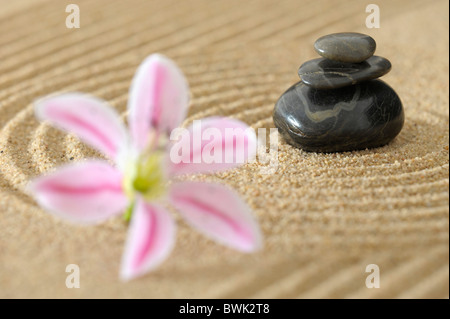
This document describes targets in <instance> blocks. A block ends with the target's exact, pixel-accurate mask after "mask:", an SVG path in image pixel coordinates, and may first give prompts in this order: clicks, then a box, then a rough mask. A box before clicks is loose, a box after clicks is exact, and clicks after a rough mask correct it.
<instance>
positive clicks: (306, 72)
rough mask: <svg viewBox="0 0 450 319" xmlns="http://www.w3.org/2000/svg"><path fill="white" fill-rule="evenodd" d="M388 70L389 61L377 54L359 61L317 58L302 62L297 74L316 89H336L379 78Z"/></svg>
mask: <svg viewBox="0 0 450 319" xmlns="http://www.w3.org/2000/svg"><path fill="white" fill-rule="evenodd" d="M390 70H391V62H389V60H387V59H385V58H382V57H379V56H373V57H371V58H369V59H367V60H366V61H364V62H361V63H345V62H337V61H332V60H328V59H324V58H319V59H314V60H310V61H307V62H305V63H303V64H302V65H301V66H300V68H299V69H298V75H299V76H300V77H301V80H302V81H303V83H305V84H307V85H309V86H311V87H314V88H316V89H336V88H340V87H344V86H348V85H353V84H356V83H359V82H362V81H367V80H372V79H376V78H379V77H380V76H383V75H385V74H386V73H388V72H389V71H390Z"/></svg>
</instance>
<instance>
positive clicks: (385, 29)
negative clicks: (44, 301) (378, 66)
mask: <svg viewBox="0 0 450 319" xmlns="http://www.w3.org/2000/svg"><path fill="white" fill-rule="evenodd" d="M76 3H77V4H78V5H79V6H80V9H81V28H80V29H72V30H69V29H67V28H66V27H65V19H66V15H67V14H66V13H65V4H63V3H61V2H60V1H56V0H54V1H46V0H39V1H6V0H1V1H0V5H1V7H2V10H1V12H0V297H38V298H41V297H57V298H70V297H86V298H90V297H127V298H128V297H150V298H170V297H175V298H185V297H186V298H198V297H207V298H216V297H223V298H227V297H261V298H283V297H285V298H300V297H312V298H318V297H341V298H348V297H358V298H375V297H385V298H394V297H395V298H400V297H428V298H431V297H439V298H442V297H447V298H448V288H449V286H448V276H449V272H448V267H449V266H448V253H449V241H448V239H449V219H448V216H449V215H448V213H449V208H448V203H449V189H448V187H449V170H448V168H449V153H448V145H449V135H448V134H449V131H448V124H449V122H448V119H449V113H448V112H449V111H448V106H449V91H448V89H449V80H448V75H449V63H448V62H449V60H448V54H449V49H448V48H449V46H448V45H449V43H448V36H449V33H448V32H449V31H448V30H449V29H448V28H449V23H448V22H449V16H448V9H449V8H448V2H447V1H445V0H436V1H426V2H423V1H418V0H414V1H406V0H402V1H377V2H376V3H377V4H378V5H379V6H380V10H381V28H379V29H367V28H366V27H365V24H364V22H365V19H366V16H367V14H366V12H365V5H366V3H365V2H361V1H356V0H354V1H345V2H340V3H341V4H338V3H337V2H335V1H323V0H318V1H306V0H305V1H288V0H281V1H269V0H258V1H251V0H250V1H241V0H229V1H228V0H227V1H207V0H192V1H170V2H169V1H106V0H98V1H87V0H78V1H77V2H76ZM340 31H356V32H362V33H368V34H370V35H371V36H373V37H374V38H375V40H376V41H377V51H376V54H377V55H381V56H384V57H387V58H388V59H389V60H390V61H391V62H392V65H393V69H392V71H391V72H390V73H389V74H388V75H387V76H385V77H384V78H383V80H384V81H386V82H387V83H388V84H389V85H391V86H392V87H393V88H394V89H395V90H396V91H397V93H398V94H399V96H400V97H401V99H402V101H403V104H404V107H405V113H406V121H405V126H404V128H403V130H402V132H401V133H400V135H399V136H398V137H397V138H396V139H395V140H394V141H393V142H392V143H391V144H389V145H387V146H385V147H381V148H377V149H372V150H365V151H358V152H347V153H340V154H315V153H306V152H303V151H301V150H298V149H295V148H293V147H291V146H289V145H287V144H286V143H285V142H284V141H283V140H282V139H281V138H280V140H279V142H278V148H279V154H278V155H279V156H278V170H277V171H276V172H275V173H274V174H263V171H262V169H263V166H262V165H261V164H258V163H253V164H248V165H246V166H243V167H241V168H239V169H236V170H233V171H229V172H226V173H221V174H216V175H212V176H197V177H193V178H195V179H207V180H212V181H217V182H221V183H225V184H227V185H229V186H230V187H234V188H235V189H236V190H237V191H238V192H239V193H240V194H241V195H242V197H243V198H244V199H245V200H246V201H247V203H248V204H249V205H250V207H251V208H252V210H253V212H254V215H255V216H256V217H257V219H258V220H259V223H260V225H261V227H262V230H263V232H264V237H265V246H264V249H263V250H262V251H261V252H259V253H256V254H253V255H245V254H240V253H237V252H235V251H232V250H230V249H227V248H224V247H223V246H220V245H218V244H216V243H214V242H212V241H210V240H208V239H206V238H205V237H203V236H202V235H199V234H198V233H197V232H196V231H195V230H193V229H191V228H190V227H188V226H187V225H186V224H185V223H184V222H183V221H182V220H180V218H179V217H178V216H177V217H176V219H177V222H178V233H177V244H176V248H175V250H174V251H173V253H172V254H171V256H170V257H169V258H168V259H167V261H166V262H165V263H164V264H163V265H162V266H161V267H160V268H159V269H158V270H156V271H154V272H153V273H150V274H149V275H147V276H145V277H143V278H140V279H138V280H135V281H132V282H130V283H126V284H124V283H121V282H120V281H119V280H118V271H119V264H120V258H121V254H122V250H123V244H124V239H125V236H126V231H127V227H126V224H125V223H124V222H123V221H122V219H121V218H116V219H113V220H110V221H109V222H107V223H106V224H102V225H99V226H94V227H78V226H73V225H71V224H67V223H65V222H62V221H60V220H58V219H56V218H54V217H52V216H50V215H48V214H47V213H45V212H44V211H43V210H41V209H40V208H39V207H38V206H37V205H36V204H35V202H34V201H33V200H32V198H30V197H28V196H27V195H25V193H24V189H25V186H26V184H27V181H29V179H30V178H32V177H34V176H37V175H39V174H41V173H44V172H47V171H50V170H53V169H55V168H56V167H57V166H59V165H61V164H64V163H68V162H71V161H73V162H75V161H80V160H83V159H85V158H88V157H92V156H99V155H98V154H97V153H95V152H94V151H92V150H91V149H89V148H87V147H86V146H84V145H83V144H82V143H80V142H79V141H78V140H77V139H76V138H74V137H72V136H68V135H65V134H63V133H60V132H59V131H57V130H55V129H53V128H51V127H49V126H48V125H45V124H41V123H38V122H37V121H36V119H35V118H34V115H33V106H32V103H33V101H34V100H35V99H36V98H38V97H41V96H44V95H47V94H50V93H53V92H63V91H81V92H87V93H91V94H94V95H96V96H98V97H101V98H103V99H105V100H107V101H108V102H109V103H110V104H111V105H113V106H114V107H115V108H116V109H117V110H118V111H119V112H121V113H122V114H123V113H124V112H125V108H126V101H127V98H128V87H129V85H130V81H131V78H132V76H133V74H134V71H135V69H136V67H137V66H138V65H139V63H140V62H141V61H142V59H144V58H145V57H146V56H147V55H148V54H150V53H153V52H161V53H164V54H166V55H168V56H169V57H171V58H172V59H174V60H175V61H176V62H177V63H178V64H179V65H180V67H181V68H182V69H183V71H184V72H185V73H186V76H187V78H188V80H189V83H190V86H191V90H192V101H191V107H190V112H189V117H188V118H187V120H186V122H185V124H188V123H190V122H191V121H193V120H194V119H200V118H202V117H205V116H211V115H225V116H231V117H234V118H237V119H240V120H243V121H245V122H247V123H248V124H250V125H251V126H252V127H254V128H270V127H273V122H272V118H271V114H272V109H273V105H274V103H275V101H276V100H277V98H278V97H279V96H280V95H281V94H282V93H283V92H284V91H285V90H286V89H287V88H288V87H289V86H290V85H291V84H293V83H295V82H296V81H297V80H298V77H297V68H298V66H299V65H300V64H301V63H303V62H305V61H306V60H309V59H311V58H315V57H317V55H316V53H315V52H314V49H313V43H314V41H315V39H316V38H318V37H319V36H322V35H324V34H327V33H333V32H340ZM174 216H176V215H174ZM68 264H77V265H79V266H80V269H81V288H80V289H67V288H66V286H65V279H66V276H67V273H66V272H65V268H66V265H68ZM368 264H377V265H378V266H379V267H380V272H381V287H380V288H379V289H368V288H366V286H365V279H366V276H367V275H368V273H366V272H365V269H366V266H367V265H368Z"/></svg>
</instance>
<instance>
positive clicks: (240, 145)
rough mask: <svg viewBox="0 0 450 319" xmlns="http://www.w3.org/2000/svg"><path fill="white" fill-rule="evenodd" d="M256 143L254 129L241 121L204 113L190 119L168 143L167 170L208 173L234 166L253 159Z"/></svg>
mask: <svg viewBox="0 0 450 319" xmlns="http://www.w3.org/2000/svg"><path fill="white" fill-rule="evenodd" d="M171 138H175V137H174V136H171ZM256 146H257V139H256V134H255V131H254V130H253V129H252V128H251V127H249V126H248V125H247V124H245V123H244V122H241V121H239V120H236V119H232V118H227V117H207V118H204V119H201V120H198V121H194V123H193V124H192V125H191V126H189V128H188V129H187V130H184V131H182V133H181V135H180V136H179V138H178V140H177V141H176V142H175V143H173V144H172V145H170V151H169V156H170V158H169V159H168V163H167V166H168V173H169V174H171V175H180V174H193V173H210V172H215V171H220V170H227V169H230V168H233V167H237V166H239V165H242V164H244V163H245V162H246V161H248V160H250V159H253V157H254V156H255V154H256Z"/></svg>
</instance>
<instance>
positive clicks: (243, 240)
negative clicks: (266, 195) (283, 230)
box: [169, 182, 262, 252]
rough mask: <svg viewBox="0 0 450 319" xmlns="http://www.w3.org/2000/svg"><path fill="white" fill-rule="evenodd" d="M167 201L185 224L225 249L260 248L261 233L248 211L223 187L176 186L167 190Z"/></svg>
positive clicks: (195, 183)
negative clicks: (225, 247)
mask: <svg viewBox="0 0 450 319" xmlns="http://www.w3.org/2000/svg"><path fill="white" fill-rule="evenodd" d="M169 200H170V202H171V204H172V205H174V206H175V207H176V208H177V209H178V210H179V211H180V213H181V215H182V216H183V217H184V218H185V219H186V220H187V221H188V223H190V224H191V225H192V226H194V227H195V228H197V229H198V230H199V231H201V232H203V233H204V234H206V235H207V236H209V237H211V238H212V239H214V240H216V241H218V242H220V243H222V244H224V245H226V246H229V247H232V248H234V249H237V250H240V251H243V252H253V251H256V250H258V249H259V248H260V247H261V246H262V235H261V231H260V229H259V227H258V225H257V223H256V221H255V220H254V218H253V217H252V215H251V212H250V208H249V207H248V206H247V205H246V204H245V203H244V202H243V201H242V199H241V198H240V197H239V195H238V194H237V193H235V192H234V191H233V190H231V189H229V188H227V187H225V186H223V185H220V184H213V183H203V182H182V183H177V184H175V185H173V187H172V189H171V190H170V194H169Z"/></svg>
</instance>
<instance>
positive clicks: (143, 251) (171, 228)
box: [120, 199, 175, 280]
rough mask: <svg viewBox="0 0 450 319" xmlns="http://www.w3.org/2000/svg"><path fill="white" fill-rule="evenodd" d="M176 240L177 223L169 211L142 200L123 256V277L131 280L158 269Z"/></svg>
mask: <svg viewBox="0 0 450 319" xmlns="http://www.w3.org/2000/svg"><path fill="white" fill-rule="evenodd" d="M174 242H175V223H174V222H173V219H172V218H171V216H170V215H169V213H168V212H167V211H166V210H165V209H163V208H161V207H159V206H157V205H153V204H152V205H150V204H147V203H145V202H144V201H143V200H142V199H138V200H137V202H136V204H135V207H134V210H133V217H132V219H131V224H130V227H129V230H128V238H127V241H126V243H125V251H124V254H123V257H122V267H121V271H120V277H121V279H122V280H130V279H133V278H135V277H137V276H141V275H143V274H144V273H146V272H148V271H149V270H152V269H154V268H156V267H157V266H158V265H159V264H160V263H161V262H163V261H164V259H166V257H167V256H168V255H169V253H170V251H171V250H172V247H173V245H174Z"/></svg>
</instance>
